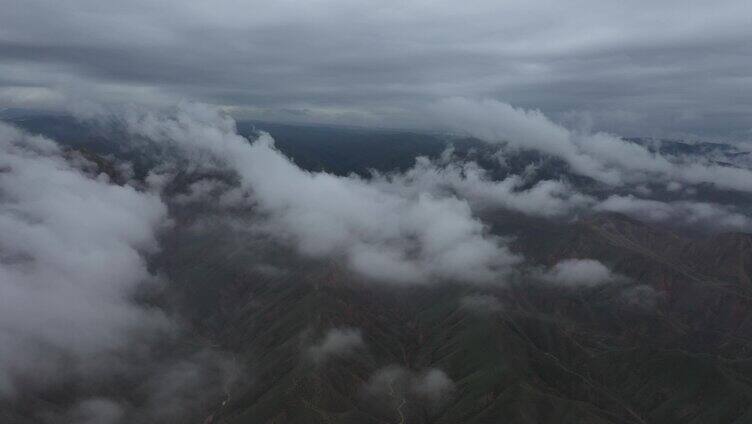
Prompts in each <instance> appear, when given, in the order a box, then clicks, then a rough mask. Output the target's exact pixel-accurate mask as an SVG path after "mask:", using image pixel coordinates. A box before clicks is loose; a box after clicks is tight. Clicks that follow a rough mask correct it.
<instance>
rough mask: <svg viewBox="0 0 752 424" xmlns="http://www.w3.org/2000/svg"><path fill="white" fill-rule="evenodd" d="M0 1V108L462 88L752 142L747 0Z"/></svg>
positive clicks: (284, 108) (364, 110) (400, 102)
mask: <svg viewBox="0 0 752 424" xmlns="http://www.w3.org/2000/svg"><path fill="white" fill-rule="evenodd" d="M0 7H1V8H2V10H3V13H2V14H1V15H0V28H2V31H0V75H2V77H1V78H0V103H1V104H2V105H3V106H16V107H43V106H50V107H55V106H61V105H63V104H69V103H70V102H77V101H78V100H81V99H92V98H93V99H96V100H99V101H115V102H118V101H132V100H138V101H147V102H148V101H152V102H164V101H174V100H175V99H181V98H188V99H193V100H201V101H206V102H210V103H216V104H221V105H227V106H231V107H233V108H234V110H235V111H236V112H237V113H238V114H241V115H253V116H256V117H261V118H270V119H287V120H314V121H317V120H318V121H320V120H324V121H333V122H344V123H361V124H378V125H390V124H394V123H395V122H397V123H399V124H400V125H401V124H406V123H410V122H413V121H415V120H416V118H415V117H409V116H406V115H410V111H413V110H415V109H416V107H421V106H423V105H425V104H428V103H430V102H432V101H434V100H435V99H438V98H445V97H452V96H468V97H473V98H475V97H490V98H493V99H503V100H504V101H507V102H510V103H512V104H515V105H520V106H523V107H536V108H541V109H542V110H543V111H544V112H545V113H547V114H548V115H549V116H554V117H555V118H556V119H557V120H559V119H562V120H567V121H570V122H576V123H578V124H582V125H595V127H596V128H597V129H606V130H610V131H614V132H617V133H621V134H626V135H657V134H663V135H666V134H681V133H687V132H689V133H700V134H722V135H735V136H738V137H742V138H746V139H748V138H749V129H750V125H749V117H750V112H752V107H751V106H750V105H752V89H751V88H750V87H751V86H750V84H749V81H750V78H751V77H752V74H750V71H749V70H750V69H751V68H752V67H751V66H750V64H751V63H750V57H752V50H751V49H752V45H750V43H749V40H750V39H751V38H752V25H750V24H751V22H750V16H752V10H751V8H752V6H750V4H749V2H747V1H744V0H736V1H725V2H721V3H713V4H711V3H708V2H703V1H699V0H698V1H686V0H682V1H680V0H669V1H663V2H649V1H637V2H628V3H624V2H616V1H605V2H604V1H597V0H577V1H574V2H556V1H551V0H539V1H536V2H529V1H521V0H516V1H505V2H498V1H479V2H473V3H472V4H466V3H463V4H458V3H456V2H449V1H439V2H425V1H421V0H412V1H407V2H405V1H399V2H397V1H386V2H384V1H369V0H362V1H355V2H353V1H346V0H321V1H314V2H306V3H305V4H301V3H300V2H295V1H291V0H283V1H278V2H274V4H269V3H268V2H258V1H252V2H237V1H234V0H220V1H214V2H191V3H190V4H186V3H185V2H179V1H175V0H165V1H160V2H151V1H146V0H136V1H129V2H127V3H124V2H120V1H112V0H110V1H96V0H74V1H66V2H60V1H55V0H28V1H24V2H23V4H20V3H18V2H13V1H10V0H3V1H0Z"/></svg>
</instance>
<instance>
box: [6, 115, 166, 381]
mask: <svg viewBox="0 0 752 424" xmlns="http://www.w3.org/2000/svg"><path fill="white" fill-rule="evenodd" d="M166 218H167V210H166V208H165V206H164V204H163V203H162V202H161V200H160V199H159V198H158V197H156V196H154V195H151V194H148V193H143V192H138V191H136V190H135V189H134V188H132V187H129V186H118V185H114V184H110V183H109V182H108V181H107V177H106V176H104V175H100V176H99V177H98V178H91V177H89V176H87V175H85V174H84V173H83V172H82V171H80V170H78V169H75V168H73V167H72V166H71V165H70V164H69V162H68V161H66V160H65V159H64V158H63V156H62V152H61V151H60V148H59V147H58V146H57V145H56V144H55V143H54V142H52V141H50V140H47V139H44V138H41V137H32V136H29V135H26V134H24V133H22V132H20V131H18V130H16V129H15V128H12V127H9V126H6V125H4V124H0V234H2V237H0V394H3V395H12V394H13V393H14V392H16V391H17V390H18V389H19V386H22V385H24V384H25V383H24V382H26V381H29V382H30V383H29V384H36V382H34V381H33V380H36V379H35V378H34V376H36V375H40V374H44V373H45V372H50V373H65V372H69V371H70V365H67V366H66V367H65V368H64V369H63V368H60V369H58V370H55V368H56V367H57V366H61V367H62V362H58V361H56V360H50V359H54V358H57V359H60V360H61V361H62V360H63V359H71V358H72V359H73V364H74V365H73V368H76V367H85V362H86V360H87V359H89V358H91V357H93V356H96V355H100V354H104V353H106V352H108V351H109V350H111V349H116V348H118V347H122V346H124V345H125V344H126V343H127V342H128V340H129V339H128V334H129V333H131V332H134V331H142V330H143V327H147V328H155V327H156V328H159V327H162V326H165V325H167V323H166V321H165V319H164V317H162V316H161V315H160V313H159V312H158V311H153V310H149V309H147V308H143V307H139V306H137V305H136V304H134V303H133V302H132V301H131V298H130V297H131V296H133V294H134V291H135V289H136V288H137V286H138V285H140V284H143V283H146V282H148V281H149V280H150V279H152V278H153V276H152V275H150V273H149V272H148V271H147V268H146V262H145V259H144V256H143V254H142V253H145V252H153V251H154V250H155V249H156V248H157V242H156V239H155V232H156V230H157V229H158V228H159V226H160V225H162V224H163V223H164V222H165V220H166Z"/></svg>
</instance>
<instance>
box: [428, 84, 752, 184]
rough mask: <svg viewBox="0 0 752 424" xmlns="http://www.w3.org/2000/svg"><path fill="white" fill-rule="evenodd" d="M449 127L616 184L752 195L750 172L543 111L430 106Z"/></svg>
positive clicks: (477, 103)
mask: <svg viewBox="0 0 752 424" xmlns="http://www.w3.org/2000/svg"><path fill="white" fill-rule="evenodd" d="M429 109H430V111H431V112H432V113H433V114H434V116H435V119H436V120H437V121H439V122H441V124H442V125H444V126H445V127H447V128H448V129H451V130H454V131H458V132H462V133H465V134H469V135H472V136H474V137H477V138H479V139H481V140H485V141H487V142H490V143H501V142H506V143H508V144H509V145H510V146H512V147H516V148H524V149H532V150H537V151H539V152H542V153H545V154H548V155H551V156H554V157H558V158H561V159H562V160H564V161H565V162H566V163H567V164H568V165H569V166H570V168H571V170H572V171H573V172H575V173H577V174H580V175H584V176H588V177H591V178H593V179H595V180H597V181H600V182H602V183H605V184H608V185H612V186H618V185H623V184H626V183H644V182H652V181H655V180H656V179H659V180H663V181H666V183H674V184H676V183H679V182H683V183H686V184H701V183H710V184H714V185H715V186H717V187H719V188H721V189H728V190H738V191H744V192H752V185H750V183H749V182H750V181H752V171H750V170H749V169H745V168H738V167H730V166H721V165H717V164H714V163H710V162H700V161H699V160H698V159H697V158H694V159H687V158H673V157H671V158H669V157H665V156H663V155H660V154H658V153H654V152H651V151H649V150H648V149H647V148H645V147H643V146H641V145H638V144H636V143H632V142H629V141H625V140H623V139H621V138H620V137H617V136H615V135H612V134H608V133H603V132H596V133H590V132H586V131H574V130H570V129H567V128H565V127H563V126H562V125H559V124H557V123H555V122H553V121H552V120H550V119H549V118H548V117H546V116H545V115H544V114H543V113H541V112H540V111H539V110H534V109H533V110H526V109H522V108H515V107H513V106H511V105H510V104H508V103H503V102H499V101H496V100H471V99H467V98H449V99H444V100H441V101H438V102H436V103H434V104H433V105H431V107H430V108H429Z"/></svg>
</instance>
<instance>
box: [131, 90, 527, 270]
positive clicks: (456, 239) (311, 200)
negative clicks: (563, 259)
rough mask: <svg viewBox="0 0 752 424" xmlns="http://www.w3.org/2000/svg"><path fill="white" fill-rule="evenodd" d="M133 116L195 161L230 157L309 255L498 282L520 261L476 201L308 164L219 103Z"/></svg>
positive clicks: (139, 126) (280, 233) (273, 219)
mask: <svg viewBox="0 0 752 424" xmlns="http://www.w3.org/2000/svg"><path fill="white" fill-rule="evenodd" d="M125 123H126V125H127V128H128V129H129V130H130V131H131V132H132V133H134V134H138V135H141V136H145V137H148V138H149V139H151V140H153V141H155V142H158V143H163V144H167V145H170V146H172V147H175V148H176V149H178V150H180V151H182V152H183V154H185V155H187V156H190V158H191V159H192V160H194V161H202V160H203V161H206V160H213V161H219V162H222V163H224V164H226V165H227V166H229V167H230V168H231V169H233V170H235V171H236V172H237V174H238V175H239V176H240V179H241V184H242V185H243V187H244V188H246V189H247V190H248V191H250V192H251V193H252V197H253V200H254V202H256V205H257V207H258V211H259V212H260V213H262V214H263V215H264V216H265V217H267V220H266V224H267V226H268V230H269V232H270V233H271V234H274V235H276V236H277V237H279V238H281V239H285V240H290V241H291V242H292V243H293V244H294V245H295V247H296V248H297V249H298V250H299V251H300V252H302V253H303V254H305V255H308V256H312V257H341V258H343V259H344V260H345V262H346V263H347V264H348V265H349V266H350V268H351V269H352V270H354V271H355V272H358V273H360V274H362V275H363V276H365V277H368V278H371V279H375V280H381V281H387V282H395V283H422V282H428V281H432V280H436V279H440V280H463V281H470V282H482V283H490V282H498V281H501V280H502V279H503V276H504V274H505V273H506V272H507V271H508V270H509V268H510V267H511V266H512V265H514V264H516V263H517V262H518V261H519V258H518V257H517V256H516V255H514V254H512V253H511V252H510V251H509V249H508V248H507V247H506V246H505V245H504V242H503V241H502V240H500V239H498V238H496V237H494V236H492V235H490V234H488V232H487V229H486V227H485V226H484V224H483V223H482V222H481V221H479V220H478V219H476V218H475V217H474V216H473V213H472V210H471V208H470V205H469V204H468V203H467V202H466V201H464V200H460V199H458V198H457V197H454V196H450V195H437V194H432V193H425V192H415V191H413V192H407V191H404V190H400V189H399V188H397V189H395V188H394V187H384V184H383V181H382V182H379V183H375V182H372V181H369V180H366V179H362V178H359V177H356V176H350V177H339V176H335V175H331V174H327V173H324V172H307V171H305V170H302V169H300V168H299V167H297V166H296V165H295V164H294V163H293V162H292V161H291V160H290V159H289V158H287V157H285V156H284V155H283V154H282V153H280V152H279V151H278V150H277V149H276V148H275V147H274V141H273V140H272V138H271V137H270V136H269V135H268V134H265V133H264V134H261V135H260V136H259V137H258V139H257V140H255V141H253V142H249V141H248V140H247V139H245V138H244V137H242V136H240V135H238V134H237V133H236V131H235V123H234V121H233V120H232V119H231V118H230V117H228V116H226V115H222V114H220V113H219V111H217V110H216V109H213V108H210V107H206V106H202V105H196V104H184V105H181V107H179V108H178V109H177V110H175V111H174V113H171V114H167V115H160V114H153V113H132V114H130V115H129V116H127V117H126V119H125Z"/></svg>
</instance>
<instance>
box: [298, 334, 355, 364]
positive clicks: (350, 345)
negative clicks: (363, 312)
mask: <svg viewBox="0 0 752 424" xmlns="http://www.w3.org/2000/svg"><path fill="white" fill-rule="evenodd" d="M361 347H363V336H362V335H361V332H360V329H357V328H330V329H329V330H327V332H326V334H324V337H323V338H322V339H321V340H319V341H318V342H317V343H315V344H314V345H313V346H311V347H309V348H308V355H309V356H310V357H311V358H312V359H313V360H314V361H315V362H318V363H320V362H323V361H325V360H327V359H328V358H330V357H332V356H346V355H350V354H352V353H353V352H355V351H356V350H357V349H359V348H361Z"/></svg>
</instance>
